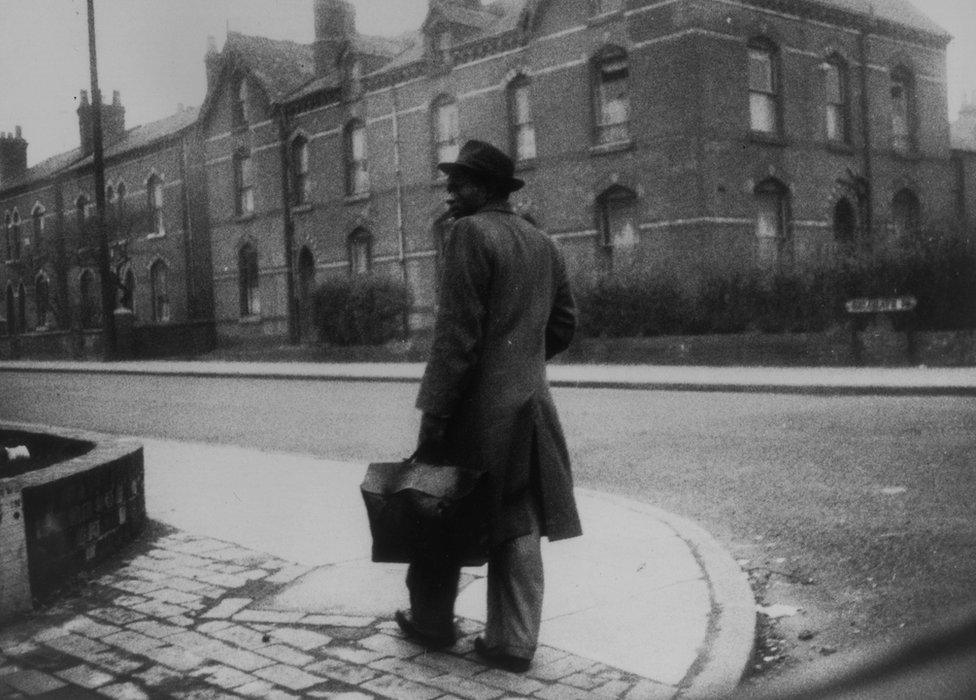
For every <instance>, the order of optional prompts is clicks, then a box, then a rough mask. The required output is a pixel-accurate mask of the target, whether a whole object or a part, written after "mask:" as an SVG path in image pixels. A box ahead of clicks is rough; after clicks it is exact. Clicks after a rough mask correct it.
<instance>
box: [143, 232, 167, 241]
mask: <svg viewBox="0 0 976 700" xmlns="http://www.w3.org/2000/svg"><path fill="white" fill-rule="evenodd" d="M154 238H166V232H165V231H163V232H162V233H147V234H146V240H147V241H151V240H153V239H154Z"/></svg>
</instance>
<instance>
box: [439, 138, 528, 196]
mask: <svg viewBox="0 0 976 700" xmlns="http://www.w3.org/2000/svg"><path fill="white" fill-rule="evenodd" d="M437 169H438V170H440V171H441V172H443V173H446V174H447V175H452V174H454V173H458V172H464V173H468V174H469V175H473V176H475V177H476V178H478V179H480V180H484V181H487V182H491V183H493V184H498V185H501V186H503V187H505V188H506V189H507V190H508V191H509V192H514V191H515V190H519V189H521V188H522V185H524V184H525V182H524V181H522V180H520V179H518V178H517V177H513V174H514V173H515V163H513V162H512V159H511V158H509V157H508V156H507V155H505V153H503V152H502V151H500V150H499V149H497V148H495V147H494V146H492V145H491V144H490V143H485V142H484V141H478V140H475V139H472V140H471V141H468V142H466V143H465V144H464V145H463V146H461V150H460V151H458V156H457V160H455V161H454V162H453V163H438V164H437Z"/></svg>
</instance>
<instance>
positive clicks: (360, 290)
mask: <svg viewBox="0 0 976 700" xmlns="http://www.w3.org/2000/svg"><path fill="white" fill-rule="evenodd" d="M411 302H412V299H411V295H410V290H409V289H408V287H407V285H406V284H405V283H404V282H403V281H402V280H399V279H395V278H393V277H389V276H384V275H374V274H368V275H349V276H345V277H335V278H332V279H328V280H326V281H325V282H323V283H321V284H320V285H319V286H318V287H317V288H316V290H315V307H314V308H315V322H316V327H317V328H318V333H319V340H320V341H322V342H324V343H330V344H334V345H382V344H383V343H386V342H388V341H390V340H394V339H396V338H399V337H403V335H404V333H405V328H406V323H405V319H406V318H407V314H408V313H409V309H410V306H411Z"/></svg>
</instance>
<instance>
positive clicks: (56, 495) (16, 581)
mask: <svg viewBox="0 0 976 700" xmlns="http://www.w3.org/2000/svg"><path fill="white" fill-rule="evenodd" d="M0 428H2V429H4V430H11V431H14V430H16V431H23V432H29V433H31V434H32V435H34V436H36V438H37V439H43V438H44V436H48V437H50V438H52V439H61V438H68V439H71V440H77V441H81V442H89V443H91V444H92V445H93V447H92V449H91V450H90V451H88V452H86V453H85V454H82V455H80V456H77V457H74V458H72V459H68V460H65V461H62V462H58V463H55V464H53V465H51V466H48V467H45V468H42V469H38V470H35V471H31V472H27V473H25V474H20V475H17V476H12V477H8V478H3V479H0V572H2V573H0V619H2V618H4V617H6V616H8V615H11V614H14V613H17V612H22V611H25V610H29V609H30V608H31V606H32V605H33V603H34V602H35V601H43V600H45V599H47V598H49V597H50V596H52V595H53V594H54V593H56V592H57V591H58V590H59V589H60V588H61V587H62V586H64V585H65V584H67V583H69V582H70V580H71V577H72V576H73V575H75V574H77V573H78V572H80V571H82V570H84V569H86V568H89V567H91V566H94V565H95V564H97V563H98V562H99V561H101V560H102V559H104V558H105V557H107V556H108V555H110V554H112V553H113V552H115V551H117V550H118V549H119V547H121V546H122V545H124V544H125V543H127V542H129V541H131V540H132V539H133V538H135V537H136V536H137V535H138V534H139V532H140V531H141V530H142V528H143V525H144V524H145V521H146V498H145V491H144V488H145V471H144V462H143V453H142V446H141V445H140V444H138V443H136V442H133V441H131V440H125V439H120V438H116V437H114V436H111V435H102V434H98V433H89V432H85V431H74V430H58V431H54V430H53V429H50V430H40V429H36V428H34V427H31V426H21V425H17V424H0Z"/></svg>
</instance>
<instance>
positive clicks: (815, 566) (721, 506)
mask: <svg viewBox="0 0 976 700" xmlns="http://www.w3.org/2000/svg"><path fill="white" fill-rule="evenodd" d="M415 393H416V385H414V384H392V383H391V384H386V383H355V382H320V381H315V382H303V381H272V380H242V379H212V378H194V379H185V378H175V377H133V376H107V375H100V376H94V375H74V374H70V375H69V374H34V373H31V374H27V373H13V372H0V419H10V420H18V421H27V422H41V423H48V424H53V425H65V426H74V427H83V428H87V429H94V430H100V431H106V432H113V433H124V434H131V435H147V436H155V437H163V438H170V439H180V440H195V441H212V442H219V443H231V444H238V445H245V446H251V447H257V448H261V449H269V450H286V451H295V452H303V453H311V454H316V455H321V456H325V457H329V458H333V459H341V460H354V461H375V460H387V459H391V458H398V457H401V456H405V455H406V454H408V453H409V452H410V450H411V448H412V447H413V442H414V439H415V435H416V430H417V426H418V423H419V416H418V414H417V412H416V411H415V410H414V409H413V399H414V396H415ZM554 394H555V397H556V401H557V404H558V407H559V410H560V413H561V416H562V419H563V423H564V428H565V431H566V434H567V437H568V441H569V443H570V449H571V452H572V456H573V459H574V469H575V474H576V478H577V482H578V484H579V485H582V486H587V487H590V488H596V489H602V490H605V491H609V492H613V493H618V494H623V495H626V496H629V497H632V498H637V499H640V500H644V501H647V502H649V503H653V504H655V505H659V506H661V507H663V508H665V509H668V510H671V511H673V512H676V513H679V514H682V515H685V516H688V517H691V518H693V519H695V520H697V521H698V522H700V523H701V524H702V525H703V526H704V527H706V528H707V529H708V530H710V531H711V532H712V534H714V535H715V536H716V537H718V538H719V539H720V540H721V541H722V542H724V543H725V544H726V546H727V547H728V548H729V549H730V550H731V551H732V552H733V554H734V555H735V556H736V557H737V558H739V559H740V560H741V561H742V563H743V565H744V567H745V568H747V569H751V570H752V573H753V574H754V575H755V576H756V577H757V579H758V580H759V581H761V582H762V583H763V584H764V586H763V589H762V590H763V593H762V596H763V598H764V602H768V603H785V604H791V605H796V606H798V607H800V608H802V610H801V612H800V613H799V614H798V615H796V616H793V617H791V618H787V619H784V620H783V621H781V624H780V626H779V628H778V629H777V630H774V632H773V634H774V635H778V636H780V637H782V640H781V642H780V643H779V647H778V648H774V649H772V650H771V651H770V655H771V656H776V657H779V658H775V659H773V660H772V661H771V662H770V663H771V665H772V667H773V668H772V671H773V672H774V674H773V675H775V672H779V673H785V672H787V671H789V669H791V668H793V667H796V666H802V665H803V664H804V663H810V662H813V661H816V660H817V659H819V658H821V657H822V656H823V655H824V653H827V652H830V651H832V650H835V649H836V650H837V651H838V652H840V653H841V654H844V653H847V652H849V651H852V650H856V649H858V648H859V647H860V646H862V645H863V644H864V643H865V642H866V641H870V642H875V641H878V640H884V639H888V638H891V637H894V636H897V635H899V634H901V633H903V631H904V630H906V629H909V630H910V629H912V628H913V627H916V626H918V625H920V624H924V623H926V622H928V621H930V620H932V619H935V618H938V617H940V616H943V615H946V614H952V613H953V611H955V610H957V609H958V607H959V606H963V605H967V604H974V603H976V588H974V587H973V584H972V582H973V581H974V580H976V399H973V398H932V397H929V398H912V397H898V398H894V397H811V396H790V395H781V394H777V395H772V394H723V393H677V392H654V391H627V390H598V389H562V390H556V391H555V392H554ZM272 467H273V465H272ZM800 637H805V638H806V639H800Z"/></svg>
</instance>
